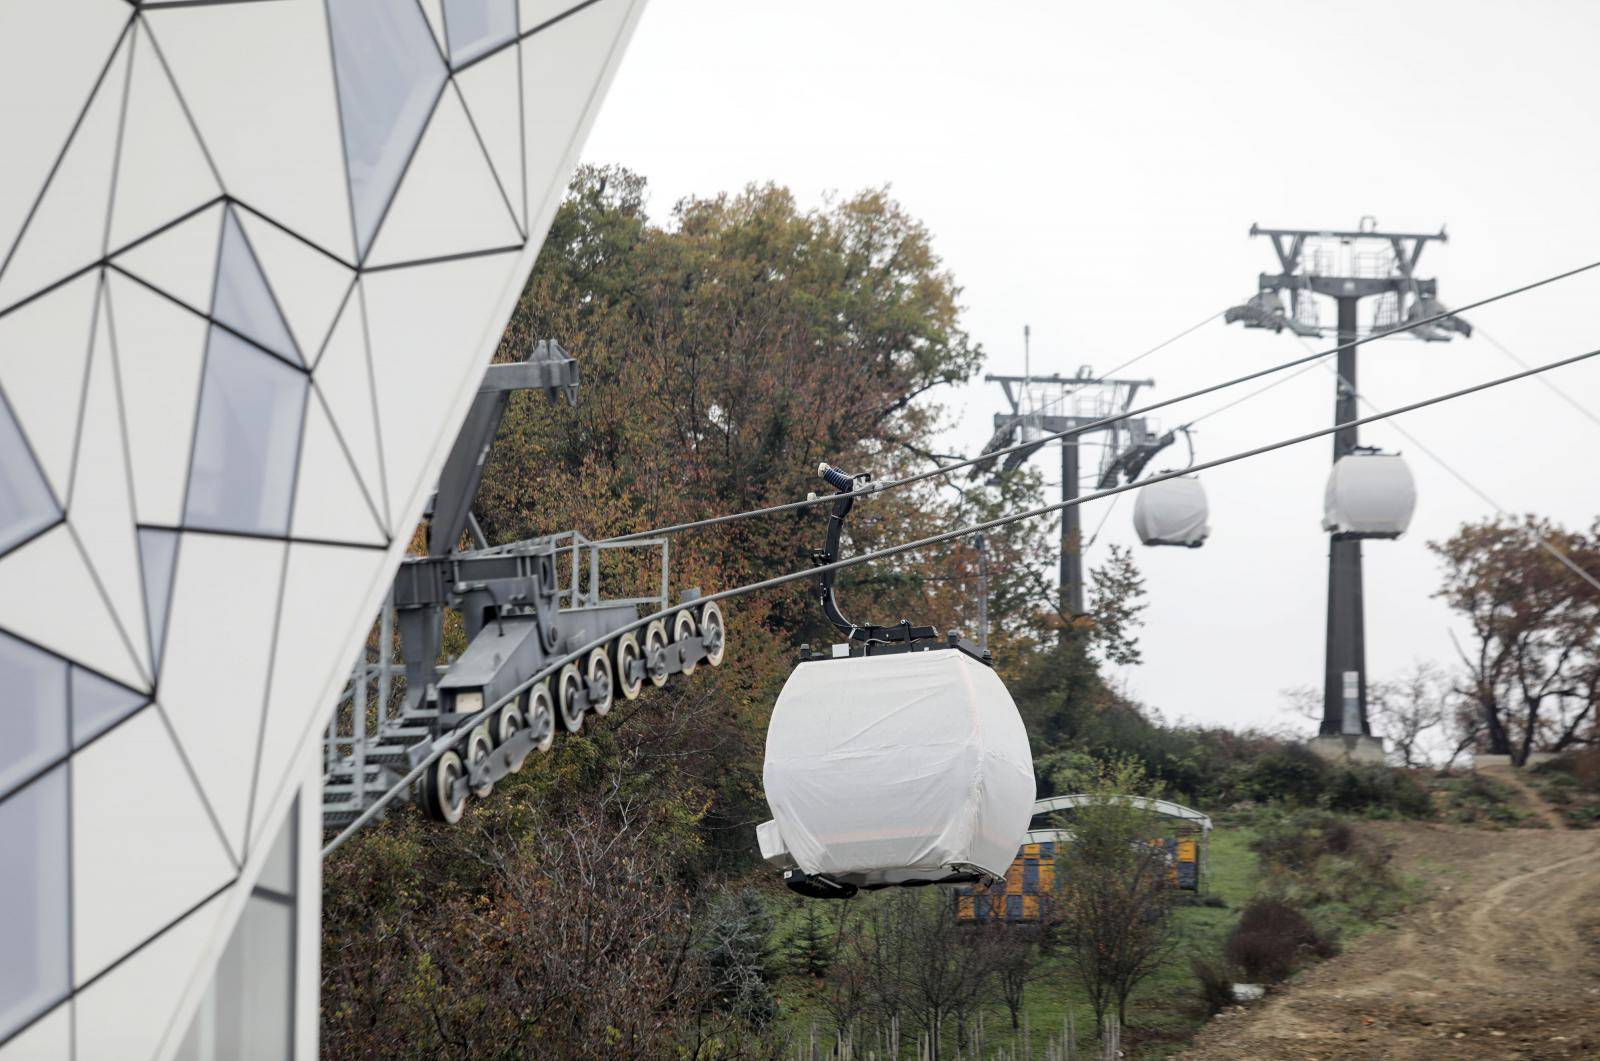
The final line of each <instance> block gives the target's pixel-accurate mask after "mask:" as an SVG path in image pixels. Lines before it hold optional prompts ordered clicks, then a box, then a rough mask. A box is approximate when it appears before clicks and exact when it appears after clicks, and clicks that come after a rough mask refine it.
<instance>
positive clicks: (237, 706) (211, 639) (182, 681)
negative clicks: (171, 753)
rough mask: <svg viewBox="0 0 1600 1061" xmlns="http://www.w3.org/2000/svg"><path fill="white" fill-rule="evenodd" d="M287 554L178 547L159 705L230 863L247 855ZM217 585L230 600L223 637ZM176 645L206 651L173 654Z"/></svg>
mask: <svg viewBox="0 0 1600 1061" xmlns="http://www.w3.org/2000/svg"><path fill="white" fill-rule="evenodd" d="M286 549H287V546H286V545H285V544H284V543H283V542H277V541H262V540H259V539H254V538H246V537H236V536H234V535H217V534H193V533H191V534H185V535H184V536H183V540H182V541H181V542H180V543H179V545H178V565H177V574H176V576H175V577H174V579H173V586H172V598H171V603H170V604H169V606H168V615H167V649H166V651H165V652H164V654H163V656H162V661H161V704H162V706H163V707H164V708H165V710H166V714H167V717H168V718H169V719H171V721H172V728H173V731H174V732H175V733H176V734H177V737H178V743H179V745H180V746H181V747H182V748H183V750H184V752H185V753H186V754H187V755H188V758H189V761H190V763H191V764H192V765H193V767H194V771H195V776H196V777H198V778H199V781H200V787H201V789H202V791H203V792H204V793H205V795H206V798H207V799H208V800H210V802H211V806H212V807H213V808H214V809H215V810H216V815H217V820H218V822H219V823H220V824H221V826H222V831H223V834H224V835H225V836H226V837H227V839H228V845H229V847H230V848H231V849H232V850H233V851H234V852H235V853H236V854H237V853H239V852H242V851H243V849H244V832H245V818H246V815H247V813H248V810H249V806H250V782H251V775H252V772H253V770H254V767H255V758H256V741H257V738H258V736H259V734H260V729H261V707H262V704H263V703H264V702H265V701H266V695H267V674H268V668H269V667H270V665H271V662H272V643H273V631H274V630H275V629H276V627H277V621H278V598H279V594H280V592H281V589H282V576H283V563H284V553H285V550H286ZM219 586H226V587H228V595H229V598H230V600H231V604H230V605H229V607H228V613H229V621H228V624H227V626H228V630H227V633H226V635H225V636H220V637H219V636H218V635H217V632H216V631H217V613H218V607H219V604H221V603H222V602H219V601H218V599H217V587H219ZM245 602H248V606H245ZM179 645H184V646H188V645H205V646H206V648H207V650H206V651H205V652H203V653H202V652H194V651H189V652H179V651H177V649H176V646H179ZM219 701H220V703H221V705H222V706H219Z"/></svg>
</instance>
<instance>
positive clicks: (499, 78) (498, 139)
mask: <svg viewBox="0 0 1600 1061" xmlns="http://www.w3.org/2000/svg"><path fill="white" fill-rule="evenodd" d="M520 63H521V59H520V57H519V55H518V53H517V49H516V48H506V49H504V50H502V51H500V52H497V53H496V54H494V55H491V56H489V57H488V58H486V59H483V60H481V61H480V62H476V63H474V64H472V65H471V66H469V67H468V68H467V69H465V70H463V71H461V72H460V73H458V74H456V87H458V88H459V89H460V90H461V98H462V101H463V102H465V103H466V105H467V113H468V115H470V116H471V118H472V124H473V126H474V128H475V129H476V130H477V133H478V136H479V137H480V138H481V139H482V140H483V146H484V149H485V150H487V151H488V153H489V161H490V163H491V164H492V165H493V167H494V172H495V176H496V177H497V178H498V179H499V183H500V187H501V188H503V189H504V190H505V193H506V195H507V197H508V198H509V199H510V200H511V207H512V210H513V212H514V213H515V214H516V222H517V225H518V227H519V228H526V226H527V209H528V208H527V197H526V196H525V195H524V194H523V192H524V190H525V189H524V184H523V179H522V97H521V92H520V86H519V84H518V74H519V72H520V67H519V64H520Z"/></svg>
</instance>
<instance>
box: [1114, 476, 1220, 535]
mask: <svg viewBox="0 0 1600 1061" xmlns="http://www.w3.org/2000/svg"><path fill="white" fill-rule="evenodd" d="M1210 516H1211V510H1210V506H1209V505H1208V504H1207V502H1206V488H1205V487H1204V486H1202V485H1201V484H1200V480H1199V478H1197V477H1196V476H1193V475H1180V476H1178V477H1177V478H1175V479H1162V480H1159V481H1157V482H1153V483H1150V484H1149V485H1147V486H1143V487H1141V488H1140V489H1139V496H1138V497H1137V498H1136V499H1135V500H1134V503H1133V529H1134V531H1136V532H1137V533H1138V535H1139V540H1140V541H1141V542H1143V543H1144V544H1145V545H1182V546H1186V547H1188V548H1190V549H1197V548H1199V547H1200V546H1201V545H1203V544H1205V540H1206V538H1207V537H1209V536H1210V534H1211V524H1210V523H1209V522H1208V521H1209V519H1210Z"/></svg>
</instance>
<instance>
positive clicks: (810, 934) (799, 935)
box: [786, 902, 834, 979]
mask: <svg viewBox="0 0 1600 1061" xmlns="http://www.w3.org/2000/svg"><path fill="white" fill-rule="evenodd" d="M833 952H834V940H833V938H832V936H831V935H830V934H829V932H828V927H827V925H825V924H824V923H823V918H822V913H821V911H820V910H819V909H818V904H817V903H815V902H806V903H805V910H804V913H803V914H802V915H801V917H800V923H799V924H798V925H796V926H795V928H794V932H793V933H791V934H790V936H789V945H788V953H787V955H786V957H787V958H788V961H789V967H790V968H791V969H793V970H794V971H795V973H796V974H798V975H801V976H809V977H811V978H813V979H821V978H822V977H824V976H826V975H828V970H829V969H831V968H832V967H833V956H834V955H833Z"/></svg>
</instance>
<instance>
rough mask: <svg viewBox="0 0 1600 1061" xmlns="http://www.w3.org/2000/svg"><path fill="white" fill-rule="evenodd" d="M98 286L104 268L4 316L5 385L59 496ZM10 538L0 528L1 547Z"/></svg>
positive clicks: (67, 476)
mask: <svg viewBox="0 0 1600 1061" xmlns="http://www.w3.org/2000/svg"><path fill="white" fill-rule="evenodd" d="M99 289H100V277H99V274H97V273H92V272H91V273H85V274H83V275H82V276H80V277H78V278H77V279H76V280H72V281H70V282H68V283H66V284H63V285H62V286H61V287H59V288H57V289H56V290H54V291H52V292H50V294H49V295H48V296H46V297H45V298H39V299H34V300H33V301H32V302H29V303H28V304H27V305H25V306H19V307H18V308H17V309H15V310H13V311H11V312H10V313H8V314H6V315H5V316H3V317H0V391H3V392H4V393H5V396H6V399H7V401H9V402H10V404H11V408H12V410H13V413H14V415H15V417H16V421H17V423H18V425H20V426H21V428H22V432H23V434H24V435H26V436H27V440H28V446H29V448H30V449H32V451H33V455H34V457H35V458H36V459H37V461H38V464H39V467H40V469H41V470H43V472H44V473H45V476H46V477H47V478H48V479H49V481H50V486H51V488H52V489H53V490H54V492H55V495H56V496H57V497H58V498H65V497H66V496H67V488H68V484H69V483H70V482H71V480H72V454H73V448H74V447H75V446H76V445H77V441H78V411H79V409H80V408H81V407H82V405H83V381H84V372H85V370H86V368H87V366H88V363H89V342H90V333H91V331H92V330H93V328H94V324H95V296H96V294H97V293H98V291H99ZM0 415H4V414H3V413H0ZM3 431H4V428H3V427H0V432H3ZM7 463H9V458H7ZM0 475H4V472H0ZM3 511H4V509H0V512H3ZM4 521H5V517H4V516H3V515H0V524H3V523H4ZM4 539H5V532H4V529H3V528H0V548H3V546H4Z"/></svg>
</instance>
